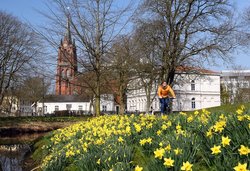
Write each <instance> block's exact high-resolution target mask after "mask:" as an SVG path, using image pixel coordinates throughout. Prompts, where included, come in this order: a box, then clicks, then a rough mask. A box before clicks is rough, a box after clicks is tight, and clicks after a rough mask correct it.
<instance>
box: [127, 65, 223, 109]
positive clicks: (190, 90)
mask: <svg viewBox="0 0 250 171" xmlns="http://www.w3.org/2000/svg"><path fill="white" fill-rule="evenodd" d="M155 84H156V85H154V86H153V87H155V88H154V89H153V91H152V92H151V97H153V98H154V99H153V103H152V104H151V106H152V109H153V110H154V111H160V103H159V99H158V96H157V94H156V93H157V87H158V85H159V84H160V83H155ZM173 89H174V91H175V94H176V99H174V100H173V111H193V110H197V109H202V108H208V107H214V106H220V104H221V102H220V74H219V73H217V72H213V71H210V70H204V69H191V68H189V69H188V71H186V70H184V69H182V68H179V69H178V70H177V73H176V79H175V83H174V86H173ZM127 111H129V112H134V111H138V112H145V111H146V93H145V91H144V89H143V88H141V89H135V90H132V91H130V92H129V93H128V94H127Z"/></svg>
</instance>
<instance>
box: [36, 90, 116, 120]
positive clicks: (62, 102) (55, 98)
mask: <svg viewBox="0 0 250 171" xmlns="http://www.w3.org/2000/svg"><path fill="white" fill-rule="evenodd" d="M43 108H44V114H54V113H55V112H57V111H69V112H71V113H74V114H88V113H89V112H93V105H91V101H90V99H88V98H84V97H80V96H74V95H49V96H46V97H45V98H44V100H41V101H39V102H38V103H37V106H36V109H35V104H33V112H35V111H36V113H37V115H42V114H43V110H42V109H43ZM114 110H115V105H114V98H113V95H112V94H105V95H101V111H102V112H109V111H114Z"/></svg>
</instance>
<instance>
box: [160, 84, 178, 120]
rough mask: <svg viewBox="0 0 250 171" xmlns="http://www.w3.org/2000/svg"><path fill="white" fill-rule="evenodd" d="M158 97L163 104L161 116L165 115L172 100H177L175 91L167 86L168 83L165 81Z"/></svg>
mask: <svg viewBox="0 0 250 171" xmlns="http://www.w3.org/2000/svg"><path fill="white" fill-rule="evenodd" d="M169 93H170V96H169ZM158 96H159V99H160V103H161V115H163V113H164V111H165V110H166V109H167V107H168V105H169V101H170V99H169V98H170V97H171V98H176V96H175V93H174V91H173V90H172V88H171V87H170V86H169V85H167V83H166V82H165V81H164V82H162V84H161V85H160V86H159V87H158Z"/></svg>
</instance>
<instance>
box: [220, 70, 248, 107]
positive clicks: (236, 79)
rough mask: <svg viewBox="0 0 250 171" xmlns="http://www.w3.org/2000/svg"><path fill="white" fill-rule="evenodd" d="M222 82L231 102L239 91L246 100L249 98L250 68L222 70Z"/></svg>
mask: <svg viewBox="0 0 250 171" xmlns="http://www.w3.org/2000/svg"><path fill="white" fill-rule="evenodd" d="M221 84H222V85H223V86H224V88H225V90H226V91H227V92H228V94H229V102H230V103H234V102H235V98H236V96H237V93H240V92H239V91H240V90H241V91H243V92H241V96H244V99H245V100H249V96H250V94H249V91H247V90H249V89H250V70H224V71H221Z"/></svg>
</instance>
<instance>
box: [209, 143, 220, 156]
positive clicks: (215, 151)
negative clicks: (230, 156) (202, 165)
mask: <svg viewBox="0 0 250 171" xmlns="http://www.w3.org/2000/svg"><path fill="white" fill-rule="evenodd" d="M220 148H221V146H216V145H214V147H212V148H211V150H212V154H215V155H216V154H219V153H221V150H220Z"/></svg>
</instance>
